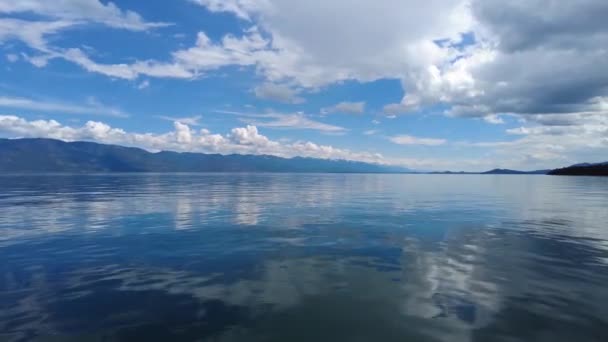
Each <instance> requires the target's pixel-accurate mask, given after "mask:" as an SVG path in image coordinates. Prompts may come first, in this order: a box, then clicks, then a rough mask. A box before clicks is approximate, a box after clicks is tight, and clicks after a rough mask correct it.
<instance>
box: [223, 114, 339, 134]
mask: <svg viewBox="0 0 608 342" xmlns="http://www.w3.org/2000/svg"><path fill="white" fill-rule="evenodd" d="M216 112H217V113H224V114H231V115H237V116H239V117H241V120H242V121H244V122H246V123H249V124H252V125H256V126H259V127H268V128H280V129H305V130H315V131H322V132H326V133H344V132H346V131H347V129H346V128H344V127H340V126H334V125H330V124H326V123H323V122H320V121H315V120H312V119H310V118H308V117H307V116H306V115H305V114H303V113H293V114H281V113H263V114H259V113H246V112H235V111H216Z"/></svg>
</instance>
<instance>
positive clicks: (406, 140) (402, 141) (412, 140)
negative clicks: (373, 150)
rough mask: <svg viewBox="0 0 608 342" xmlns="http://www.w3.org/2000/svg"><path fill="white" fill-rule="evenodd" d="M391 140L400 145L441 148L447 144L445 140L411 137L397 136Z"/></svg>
mask: <svg viewBox="0 0 608 342" xmlns="http://www.w3.org/2000/svg"><path fill="white" fill-rule="evenodd" d="M389 140H390V141H392V142H393V143H395V144H398V145H423V146H439V145H443V144H445V143H446V140H445V139H433V138H419V137H414V136H411V135H396V136H393V137H390V138H389Z"/></svg>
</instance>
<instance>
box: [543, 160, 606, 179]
mask: <svg viewBox="0 0 608 342" xmlns="http://www.w3.org/2000/svg"><path fill="white" fill-rule="evenodd" d="M549 174H550V175H553V176H608V162H604V163H595V164H590V163H582V164H575V165H571V166H568V167H564V168H562V169H556V170H552V171H551V172H549Z"/></svg>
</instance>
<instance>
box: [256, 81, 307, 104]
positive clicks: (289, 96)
mask: <svg viewBox="0 0 608 342" xmlns="http://www.w3.org/2000/svg"><path fill="white" fill-rule="evenodd" d="M253 93H254V94H255V96H256V97H257V98H260V99H264V100H272V101H276V102H281V103H290V104H299V103H303V102H305V100H304V98H302V97H300V96H298V93H299V91H298V90H296V89H294V88H292V87H290V86H288V85H285V84H276V83H264V84H261V85H258V86H256V87H255V88H253Z"/></svg>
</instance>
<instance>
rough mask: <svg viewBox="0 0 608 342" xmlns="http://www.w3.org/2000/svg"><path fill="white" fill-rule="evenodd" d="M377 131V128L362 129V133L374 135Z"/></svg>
mask: <svg viewBox="0 0 608 342" xmlns="http://www.w3.org/2000/svg"><path fill="white" fill-rule="evenodd" d="M378 132H380V131H379V130H377V129H370V130H367V131H364V132H363V134H365V135H376V134H378Z"/></svg>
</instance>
